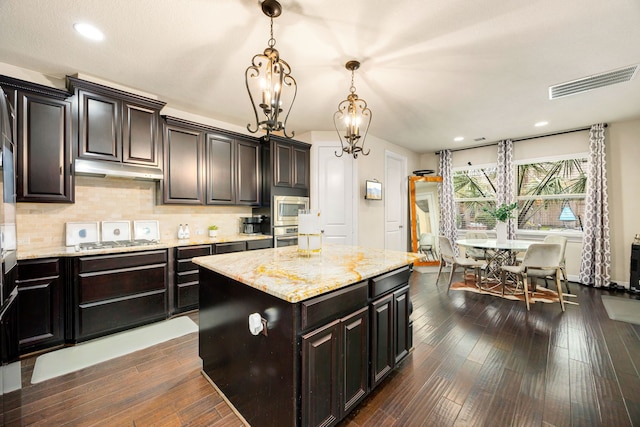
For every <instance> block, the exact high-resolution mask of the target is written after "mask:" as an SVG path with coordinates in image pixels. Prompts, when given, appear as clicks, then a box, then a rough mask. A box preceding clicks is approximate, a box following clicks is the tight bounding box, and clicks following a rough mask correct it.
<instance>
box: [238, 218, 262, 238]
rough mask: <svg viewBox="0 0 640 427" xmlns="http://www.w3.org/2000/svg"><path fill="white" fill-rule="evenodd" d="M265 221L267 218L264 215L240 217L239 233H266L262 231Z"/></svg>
mask: <svg viewBox="0 0 640 427" xmlns="http://www.w3.org/2000/svg"><path fill="white" fill-rule="evenodd" d="M267 221H268V220H267V218H266V217H265V216H264V215H261V216H250V217H242V218H240V233H241V234H268V233H264V226H265V223H266V222H267Z"/></svg>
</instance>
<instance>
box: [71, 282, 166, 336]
mask: <svg viewBox="0 0 640 427" xmlns="http://www.w3.org/2000/svg"><path fill="white" fill-rule="evenodd" d="M164 318H166V314H165V292H164V291H154V292H148V293H146V294H140V295H135V296H133V297H130V298H119V299H115V300H109V301H102V302H99V303H91V304H81V305H80V307H79V312H78V333H77V336H76V339H77V340H78V341H81V340H86V339H89V338H93V337H96V336H100V335H106V334H107V333H111V332H117V331H119V330H123V329H129V328H131V327H134V326H138V325H143V324H145V323H150V322H153V321H155V320H161V319H164Z"/></svg>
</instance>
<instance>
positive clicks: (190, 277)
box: [176, 270, 200, 284]
mask: <svg viewBox="0 0 640 427" xmlns="http://www.w3.org/2000/svg"><path fill="white" fill-rule="evenodd" d="M199 278H200V274H199V272H198V270H192V271H185V272H184V273H178V274H176V282H177V283H178V284H183V283H194V282H195V283H198V281H199Z"/></svg>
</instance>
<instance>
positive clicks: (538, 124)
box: [534, 122, 549, 128]
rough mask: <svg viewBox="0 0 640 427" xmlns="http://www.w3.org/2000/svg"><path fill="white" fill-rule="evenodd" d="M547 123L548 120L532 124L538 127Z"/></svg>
mask: <svg viewBox="0 0 640 427" xmlns="http://www.w3.org/2000/svg"><path fill="white" fill-rule="evenodd" d="M548 124H549V122H538V123H536V124H535V125H534V126H535V127H537V128H539V127H542V126H546V125H548Z"/></svg>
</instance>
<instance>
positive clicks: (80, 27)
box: [73, 22, 104, 41]
mask: <svg viewBox="0 0 640 427" xmlns="http://www.w3.org/2000/svg"><path fill="white" fill-rule="evenodd" d="M73 28H74V29H75V30H76V31H77V32H79V33H80V34H82V35H83V36H85V37H86V38H88V39H91V40H96V41H100V40H103V39H104V34H102V31H100V30H99V29H97V28H96V27H94V26H93V25H91V24H85V23H82V22H78V23H76V24H73Z"/></svg>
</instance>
